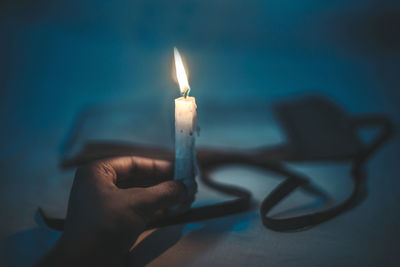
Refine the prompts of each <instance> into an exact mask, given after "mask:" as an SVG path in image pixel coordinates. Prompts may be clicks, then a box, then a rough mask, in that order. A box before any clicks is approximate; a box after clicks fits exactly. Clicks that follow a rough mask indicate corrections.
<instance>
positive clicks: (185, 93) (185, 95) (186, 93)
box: [182, 88, 189, 98]
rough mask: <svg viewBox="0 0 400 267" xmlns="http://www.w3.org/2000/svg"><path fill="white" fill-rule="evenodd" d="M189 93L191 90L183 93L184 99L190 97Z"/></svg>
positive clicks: (187, 89)
mask: <svg viewBox="0 0 400 267" xmlns="http://www.w3.org/2000/svg"><path fill="white" fill-rule="evenodd" d="M188 93H189V88H186V90H185V91H184V92H183V94H182V95H183V98H187V96H188Z"/></svg>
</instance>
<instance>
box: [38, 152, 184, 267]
mask: <svg viewBox="0 0 400 267" xmlns="http://www.w3.org/2000/svg"><path fill="white" fill-rule="evenodd" d="M172 174H173V165H172V164H171V163H170V162H167V161H162V160H154V159H146V158H140V157H123V158H116V159H111V160H106V161H99V162H96V163H94V164H91V165H87V166H83V167H80V168H79V169H78V170H77V172H76V176H75V180H74V183H73V186H72V190H71V194H70V199H69V205H68V212H67V219H66V223H65V228H64V232H63V234H62V236H61V237H60V239H59V241H58V242H57V244H56V245H55V247H54V248H53V250H52V251H51V252H50V253H49V254H48V255H47V256H46V257H45V259H44V260H43V261H42V263H41V264H40V265H41V266H51V265H52V266H55V264H56V265H57V266H109V265H113V264H115V263H116V262H117V261H118V259H120V258H121V256H122V255H123V254H124V253H127V252H128V250H129V248H130V247H131V246H132V245H133V243H134V242H135V240H136V239H137V237H138V236H139V235H140V234H141V233H142V232H143V231H144V230H145V228H146V225H147V224H149V223H150V222H152V221H154V220H156V219H157V218H160V217H163V216H165V214H166V213H167V211H168V208H171V207H173V206H175V205H177V204H180V203H183V202H185V201H187V198H188V196H187V190H186V188H185V186H184V185H183V184H182V183H181V182H177V181H167V180H170V179H172V177H173V176H172Z"/></svg>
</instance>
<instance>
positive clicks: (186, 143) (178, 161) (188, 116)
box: [174, 47, 198, 201]
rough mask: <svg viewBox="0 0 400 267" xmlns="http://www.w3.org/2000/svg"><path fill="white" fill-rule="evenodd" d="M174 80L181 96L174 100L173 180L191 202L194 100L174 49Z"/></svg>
mask: <svg viewBox="0 0 400 267" xmlns="http://www.w3.org/2000/svg"><path fill="white" fill-rule="evenodd" d="M174 59H175V70H176V78H177V81H178V84H179V88H180V91H181V94H182V96H181V97H179V98H177V99H175V170H174V179H175V180H181V181H182V182H183V183H184V184H185V185H186V187H187V189H188V193H189V195H190V197H191V201H193V200H194V195H195V193H196V191H197V184H196V181H195V175H196V173H197V164H196V150H195V135H194V134H195V132H197V130H198V127H197V113H196V108H197V106H196V99H195V98H194V97H192V96H189V92H190V86H189V82H188V79H187V75H186V71H185V68H184V65H183V62H182V58H181V55H180V54H179V51H178V49H176V47H175V48H174Z"/></svg>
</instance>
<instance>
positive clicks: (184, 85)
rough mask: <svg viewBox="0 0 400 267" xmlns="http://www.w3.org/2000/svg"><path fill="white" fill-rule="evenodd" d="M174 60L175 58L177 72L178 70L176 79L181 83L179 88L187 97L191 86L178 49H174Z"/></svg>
mask: <svg viewBox="0 0 400 267" xmlns="http://www.w3.org/2000/svg"><path fill="white" fill-rule="evenodd" d="M174 58H175V70H176V78H177V80H178V83H179V88H180V90H181V93H182V94H183V95H184V96H185V97H186V96H187V95H189V91H190V86H189V82H188V79H187V75H186V71H185V67H184V65H183V62H182V58H181V55H180V54H179V51H178V49H176V47H174Z"/></svg>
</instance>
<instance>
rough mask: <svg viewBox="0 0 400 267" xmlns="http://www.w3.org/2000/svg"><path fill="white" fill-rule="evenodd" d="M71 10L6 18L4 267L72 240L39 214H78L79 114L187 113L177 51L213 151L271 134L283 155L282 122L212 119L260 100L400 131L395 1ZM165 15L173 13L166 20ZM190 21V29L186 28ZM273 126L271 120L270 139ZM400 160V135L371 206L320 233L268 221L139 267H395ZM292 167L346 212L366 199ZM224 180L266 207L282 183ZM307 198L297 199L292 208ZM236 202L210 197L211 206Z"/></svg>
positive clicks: (0, 193)
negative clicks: (338, 109)
mask: <svg viewBox="0 0 400 267" xmlns="http://www.w3.org/2000/svg"><path fill="white" fill-rule="evenodd" d="M203 2H204V3H203ZM66 3H67V2H66V1H65V3H63V2H61V3H60V4H55V5H47V4H46V5H45V4H42V3H41V4H39V6H27V7H25V9H24V8H23V7H20V6H14V5H13V4H9V5H8V6H6V9H5V10H7V15H5V16H3V18H2V20H1V21H0V23H1V25H2V26H5V27H1V31H2V33H3V35H4V36H6V38H5V40H4V41H2V42H3V48H2V51H1V52H0V53H1V54H2V58H3V59H2V61H3V63H2V64H4V66H5V68H3V69H2V71H1V72H2V73H3V74H5V75H3V77H4V78H1V83H0V86H1V88H2V92H4V95H3V97H2V99H1V100H0V101H1V107H0V108H1V120H2V124H3V127H2V130H1V133H0V134H1V136H2V138H1V139H0V140H1V141H0V142H1V153H0V166H1V170H2V175H1V180H0V203H1V204H0V214H1V222H0V238H1V241H2V254H1V260H2V262H4V265H10V266H26V265H30V264H32V263H33V262H35V261H36V260H37V259H38V258H39V257H41V255H43V253H45V252H46V251H47V250H48V249H49V248H50V247H51V246H52V244H54V242H55V241H56V240H57V238H58V236H59V233H57V232H55V231H52V230H50V229H47V228H46V227H44V226H43V224H42V223H41V222H40V220H39V218H38V216H37V208H38V207H39V206H41V207H43V208H45V209H46V210H47V211H49V212H50V213H51V214H54V215H57V216H64V215H65V210H66V206H67V201H68V195H69V190H70V188H71V185H72V181H73V175H74V170H73V169H69V170H63V169H61V168H60V167H59V164H60V160H61V157H62V156H63V153H65V147H64V146H63V145H65V140H66V137H67V136H69V131H70V129H71V128H73V127H75V126H74V122H75V121H76V117H77V115H78V114H81V112H82V111H84V110H86V109H87V108H88V107H93V106H98V105H103V106H107V107H112V106H113V105H119V103H121V102H123V103H124V105H127V106H129V103H136V104H135V105H137V107H139V106H140V105H142V106H143V108H150V109H152V107H154V103H158V104H157V105H160V106H168V105H172V103H173V102H172V100H173V98H174V97H176V94H177V91H178V90H177V88H176V85H175V84H174V83H173V82H172V80H171V75H170V67H171V65H170V62H171V60H172V46H173V45H177V46H178V48H182V49H181V52H182V53H183V54H184V55H185V56H186V57H187V61H188V65H189V67H190V82H191V87H192V93H193V95H195V96H196V99H197V102H198V104H199V115H200V119H201V122H202V123H203V125H202V133H201V136H200V137H199V139H198V143H199V145H202V144H210V143H211V144H214V145H215V144H219V143H220V142H221V140H223V141H224V142H226V143H228V144H229V145H235V146H237V147H246V146H254V145H257V144H258V143H259V142H260V141H261V137H260V136H263V139H262V140H263V142H264V141H265V142H266V143H265V144H267V145H269V144H275V143H282V142H284V141H285V137H284V136H282V130H281V129H280V128H279V126H278V125H277V124H276V122H274V121H273V120H272V119H271V118H272V116H271V115H270V113H268V112H266V113H265V114H259V113H257V112H256V114H257V115H255V117H253V118H252V119H251V120H241V122H242V123H235V121H234V120H233V121H232V122H231V123H230V122H229V118H230V115H229V112H226V114H219V116H226V123H228V124H229V123H230V125H229V128H226V129H222V128H218V127H214V126H215V125H213V124H212V121H211V120H210V119H208V118H213V117H215V114H214V113H213V112H212V111H210V110H207V106H209V105H212V106H215V105H218V103H221V105H222V104H223V105H225V106H229V107H230V108H231V109H232V110H233V111H232V112H233V113H234V114H241V112H244V113H245V112H246V110H251V107H252V106H253V105H254V103H255V102H257V101H256V100H259V99H266V100H268V101H269V100H271V101H278V102H279V101H281V100H284V99H287V98H297V97H298V96H301V95H305V94H318V95H323V96H325V97H327V98H329V99H331V100H332V101H334V102H335V103H337V104H338V105H340V106H342V107H343V108H344V109H346V110H347V111H349V112H350V113H351V114H355V115H357V114H366V113H382V114H386V115H388V116H390V117H391V118H392V119H393V121H394V122H395V124H396V125H399V122H400V109H399V105H398V101H399V99H400V94H399V90H398V88H399V87H400V83H399V79H398V70H399V69H400V65H399V62H400V61H399V55H400V53H399V50H398V47H399V46H398V39H396V38H397V37H394V35H393V34H392V33H391V32H390V29H389V28H390V27H387V25H386V24H385V23H387V21H392V23H398V20H397V19H396V18H397V16H395V14H396V10H398V9H395V8H391V5H392V4H391V2H390V1H387V5H382V6H377V5H376V4H375V2H374V1H367V2H365V1H362V3H363V5H362V7H361V5H360V3H361V1H357V0H353V1H350V2H349V1H338V2H337V3H336V4H333V3H331V4H327V3H326V4H322V3H320V4H316V3H314V2H313V1H307V3H305V4H304V5H303V6H298V4H294V3H292V4H293V5H294V6H292V5H290V7H289V6H286V5H284V4H283V3H281V4H278V3H275V4H274V3H273V2H266V3H259V2H257V1H248V3H247V2H246V3H245V4H243V5H238V4H235V3H232V4H226V5H222V6H218V5H216V4H212V1H202V3H193V4H185V3H181V2H179V1H176V2H173V3H171V6H169V5H168V6H165V4H163V3H162V2H161V1H154V2H151V3H148V4H140V3H135V4H129V3H125V2H124V1H121V2H119V3H118V4H115V5H109V4H107V3H106V2H104V3H102V4H98V5H97V4H93V3H91V2H90V1H89V2H88V3H86V4H80V5H78V4H77V5H76V6H73V7H70V6H68V5H67V4H66ZM41 5H44V6H41ZM67 6H68V7H69V8H67ZM93 6H96V8H94V9H93V12H89V10H90V9H91V8H92V7H93ZM159 6H162V7H163V8H162V9H161V10H164V11H157V10H160V9H158V7H159ZM45 7H47V8H45ZM74 10H75V11H74ZM126 10H130V11H132V13H131V12H127V11H126ZM166 10H169V11H168V12H167V11H166ZM221 12H225V13H221ZM28 14H30V15H28ZM89 14H91V15H89ZM220 14H226V15H224V16H220ZM205 17H207V18H208V20H207V21H204V18H205ZM228 17H229V18H230V19H226V18H228ZM151 18H153V19H151ZM188 18H190V20H188ZM231 18H236V19H235V20H234V21H233V22H232V21H231ZM384 18H389V19H388V20H386V19H384ZM390 18H392V19H391V20H390ZM149 20H151V21H152V22H151V23H147V22H148V21H149ZM182 22H187V23H186V24H184V25H185V26H179V25H181V24H182ZM396 25H398V24H396ZM232 29H235V30H232ZM381 29H388V30H387V31H382V30H381ZM391 37H393V38H391ZM396 42H397V43H396ZM155 77H157V78H155ZM137 103H140V104H137ZM238 107H240V108H238ZM246 107H247V108H246ZM226 110H228V109H226ZM200 111H201V113H200ZM264 115H265V116H264ZM257 116H260V117H257ZM138 117H139V118H140V117H141V115H140V114H139V115H138ZM101 118H103V119H102V120H105V119H104V117H101ZM114 118H115V117H114ZM142 119H143V118H142ZM138 120H139V119H137V120H132V121H135V122H136V123H138ZM260 120H264V121H265V124H264V123H263V124H262V126H263V128H262V129H260V128H259V127H260V124H259V121H260ZM114 122H115V121H114ZM95 123H101V121H97V122H95ZM103 123H104V121H103ZM115 123H118V122H115ZM105 124H106V125H107V123H105ZM121 125H127V124H126V121H125V122H124V121H122V122H121ZM135 126H136V127H138V126H137V125H136V124H135V125H132V126H131V127H132V128H135ZM102 127H103V129H104V125H103V126H102ZM118 129H120V130H118ZM118 129H117V130H116V131H114V132H110V133H104V134H108V136H109V137H110V138H112V139H113V140H120V139H124V140H127V139H129V138H130V137H129V135H128V136H126V135H124V134H123V133H126V132H129V130H130V128H124V127H122V128H118ZM365 135H366V136H367V135H368V132H366V133H365ZM399 152H400V138H399V137H398V135H395V136H394V137H393V138H392V139H391V140H390V142H388V143H387V144H386V145H385V146H384V147H383V148H382V149H380V150H379V151H378V153H377V154H375V155H374V156H373V158H372V159H371V160H370V161H369V162H368V165H367V174H368V178H367V186H368V195H367V198H366V199H365V200H364V201H363V202H362V203H361V204H360V205H359V206H357V207H356V208H354V209H353V210H351V211H349V212H347V213H345V214H342V215H340V216H338V217H337V218H334V219H332V220H330V221H328V222H326V223H323V224H321V225H319V226H316V227H314V228H312V229H309V230H307V231H301V232H295V233H280V232H274V231H272V230H269V229H266V228H265V227H264V226H263V225H262V223H261V220H260V217H259V214H258V210H257V209H253V210H250V211H248V212H245V213H242V214H237V215H232V216H229V217H224V218H219V219H213V220H208V221H203V222H197V223H190V224H186V225H177V226H171V227H166V228H162V229H159V230H156V231H154V232H151V233H146V236H145V238H144V239H143V241H142V242H141V243H140V244H139V245H138V246H137V247H136V248H135V249H134V250H133V252H132V255H131V256H130V258H129V260H128V261H129V262H128V263H127V265H128V266H142V265H146V264H148V265H149V266H243V265H248V266H265V265H269V266H299V265H300V266H321V265H323V266H337V265H343V266H351V265H359V266H376V265H385V266H395V265H396V263H397V262H396V254H397V252H398V239H399V237H400V230H399V227H398V221H399V219H400V215H399V212H398V206H399V204H400V180H399V179H398V175H399V174H400V166H399V164H398V158H399V156H400V153H399ZM288 166H289V167H290V168H293V170H296V171H298V172H300V173H304V174H306V175H308V176H310V177H311V178H312V180H313V181H314V182H315V183H317V184H318V185H320V186H321V187H323V188H324V189H325V190H327V191H328V192H329V193H330V194H331V195H332V196H333V197H334V198H335V200H337V201H339V200H340V199H343V198H344V197H345V196H346V194H347V193H349V192H350V190H351V181H350V179H349V165H348V164H345V163H343V164H321V163H312V162H308V163H307V162H306V163H296V164H294V163H290V164H288ZM215 175H216V176H215V177H216V179H218V180H220V181H225V182H229V183H234V184H239V185H241V186H244V187H245V188H247V189H248V190H250V191H251V192H252V193H253V195H254V198H255V201H256V203H258V204H259V203H260V201H261V200H262V199H263V197H264V196H266V195H267V194H268V193H269V192H270V191H271V190H272V189H273V188H274V187H275V186H276V185H277V184H278V183H279V181H281V178H279V177H276V176H275V175H273V174H271V173H264V172H261V171H259V170H256V169H252V168H248V167H243V166H232V167H229V168H224V169H221V170H219V171H218V172H217V173H216V174H215ZM303 198H304V195H302V193H301V192H297V193H295V194H293V196H291V197H289V199H287V203H288V205H290V204H293V203H297V202H298V201H299V199H303ZM221 199H224V197H223V196H220V195H218V194H216V193H215V192H212V191H210V190H209V189H207V188H206V187H204V186H203V185H201V186H200V194H199V201H203V203H208V202H212V201H218V200H221Z"/></svg>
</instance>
